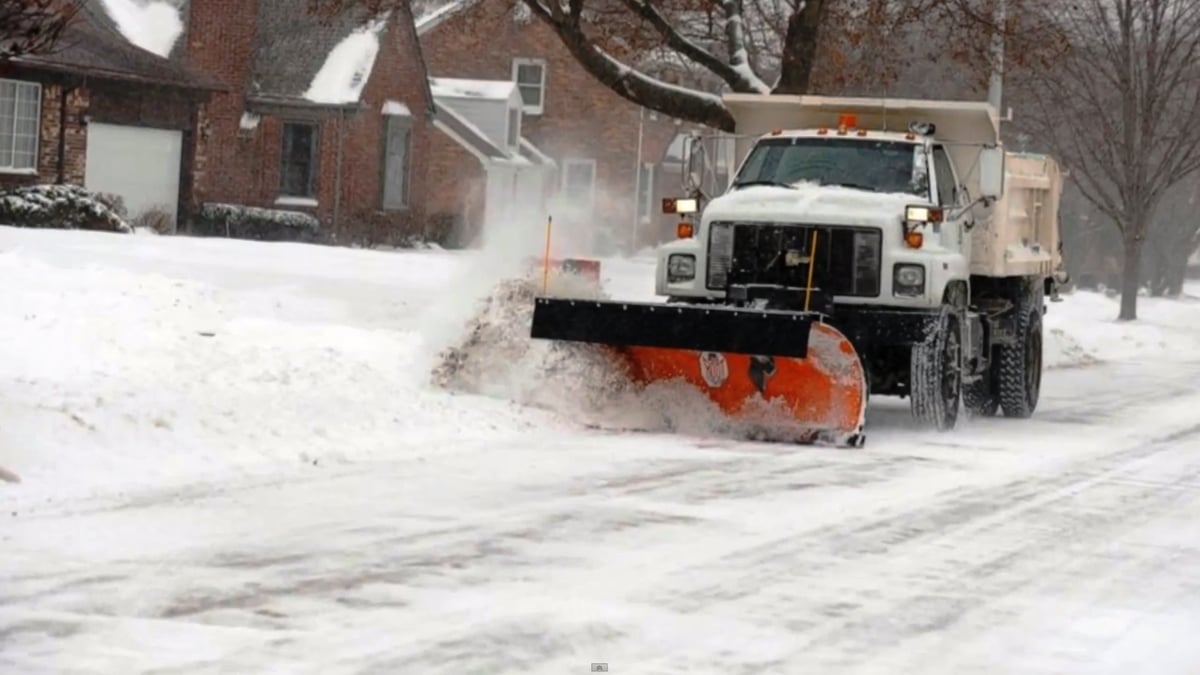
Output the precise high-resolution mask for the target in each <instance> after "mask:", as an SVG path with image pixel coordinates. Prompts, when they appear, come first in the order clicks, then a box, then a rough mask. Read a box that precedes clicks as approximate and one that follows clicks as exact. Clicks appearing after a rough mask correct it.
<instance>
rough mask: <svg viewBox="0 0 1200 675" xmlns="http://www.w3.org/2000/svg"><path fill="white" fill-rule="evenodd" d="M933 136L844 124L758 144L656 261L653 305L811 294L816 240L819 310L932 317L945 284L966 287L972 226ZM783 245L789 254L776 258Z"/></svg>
mask: <svg viewBox="0 0 1200 675" xmlns="http://www.w3.org/2000/svg"><path fill="white" fill-rule="evenodd" d="M935 132H936V127H933V126H932V125H923V124H920V123H914V124H913V125H911V128H910V129H909V130H908V131H905V132H894V131H873V130H868V129H861V128H858V124H857V120H856V118H855V116H854V115H844V116H842V118H841V119H840V120H839V126H838V127H837V128H836V129H830V128H826V127H819V128H811V129H797V130H788V131H783V130H779V131H772V132H771V133H769V134H766V135H764V136H763V137H761V138H759V139H758V140H757V142H756V143H755V144H754V146H753V148H752V149H751V150H750V152H749V153H748V154H747V157H746V159H745V161H744V162H743V163H742V164H741V167H740V168H739V170H738V171H737V173H736V174H735V176H734V178H733V180H732V183H731V184H730V186H729V188H728V190H727V191H726V192H725V193H724V194H722V195H720V196H718V197H716V198H715V199H713V200H712V201H711V202H710V203H708V204H707V206H706V208H705V209H704V211H703V213H702V215H701V217H700V219H699V223H698V224H695V225H693V224H688V225H685V226H683V227H681V228H680V231H681V232H680V233H681V237H680V238H679V239H678V240H677V241H674V242H671V243H669V244H667V245H665V246H663V247H662V249H661V250H660V251H659V261H658V262H659V264H658V269H657V274H656V291H657V293H658V294H659V295H664V296H668V297H670V298H672V299H676V300H709V301H715V300H722V301H726V300H728V301H734V302H739V301H748V302H751V303H753V302H754V301H755V300H759V301H762V300H766V301H767V302H766V303H765V304H767V305H771V304H777V303H778V299H776V301H775V302H774V303H773V302H771V301H770V298H769V297H768V296H769V295H770V293H769V291H770V289H772V288H774V289H779V288H786V287H789V286H795V285H796V283H795V282H804V284H807V282H808V280H807V279H806V278H803V275H804V274H805V273H807V272H808V271H809V268H808V265H807V261H808V258H807V255H808V254H809V253H810V250H809V249H810V248H813V244H814V242H813V241H812V239H813V237H812V236H811V235H812V234H813V232H816V235H817V236H816V241H815V248H816V255H817V256H818V257H819V258H821V259H822V261H825V260H827V261H828V269H825V270H820V271H821V272H822V274H821V276H823V277H825V279H824V281H825V284H824V287H823V288H820V289H817V290H819V292H820V294H821V296H822V297H821V300H822V301H823V302H824V303H825V304H826V305H828V304H830V303H832V304H833V305H859V306H869V305H882V306H887V307H895V308H929V307H937V306H938V305H940V304H941V302H942V298H943V295H944V293H945V292H946V288H947V286H948V284H949V283H950V282H951V281H953V280H955V279H958V280H965V279H966V278H967V277H968V276H969V250H970V230H971V229H972V227H973V226H974V223H975V218H974V213H973V211H972V209H971V208H969V206H970V203H971V202H970V197H969V191H968V190H967V189H966V187H965V186H964V184H963V182H962V180H961V179H960V175H961V172H960V171H959V169H958V168H957V167H956V166H955V164H954V161H953V159H952V158H951V155H950V153H949V152H948V151H947V148H946V144H945V143H943V142H942V140H941V139H940V138H938V137H937V136H936V134H935ZM676 204H678V202H676ZM684 215H686V214H684ZM735 225H740V226H742V227H741V228H740V230H739V233H738V235H737V236H739V237H741V238H742V239H747V238H751V237H752V238H754V239H755V242H756V243H753V244H752V243H751V242H749V241H748V240H747V241H742V242H738V243H740V244H741V245H740V246H737V247H736V248H737V249H738V251H739V255H738V256H737V258H736V260H735V259H734V256H733V250H734V248H735V241H734V239H735V235H734V226H735ZM802 234H803V235H806V236H804V237H801V236H800V235H802ZM822 234H827V235H828V236H827V237H822V236H821V235H822ZM789 239H795V241H794V242H792V244H795V245H794V246H788V247H784V248H779V247H776V245H775V244H776V242H778V241H783V240H789ZM822 249H823V250H822ZM780 250H782V251H783V256H782V257H781V258H780V259H779V260H771V259H770V257H771V256H773V255H774V254H777V253H779V252H780ZM789 251H791V252H792V255H791V258H790V259H789V257H788V252H789ZM742 252H744V253H742ZM754 252H757V253H758V254H759V258H761V257H763V256H767V258H765V259H762V260H760V259H757V258H754V257H753V256H754ZM797 273H798V274H801V275H802V276H801V278H793V277H795V275H796V274H797ZM760 304H763V303H760ZM810 306H811V299H810Z"/></svg>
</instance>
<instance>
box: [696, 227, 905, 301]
mask: <svg viewBox="0 0 1200 675" xmlns="http://www.w3.org/2000/svg"><path fill="white" fill-rule="evenodd" d="M814 229H815V230H816V231H817V246H816V256H815V258H816V266H815V269H814V270H813V286H814V287H815V288H820V289H823V290H824V291H826V292H827V293H828V294H830V295H841V296H855V297H875V296H878V295H879V290H880V288H879V287H880V283H879V280H880V266H881V258H880V247H881V244H882V238H883V233H882V232H881V231H880V230H878V229H874V228H856V227H828V226H817V227H815V228H814V227H813V226H812V225H786V224H775V223H770V224H756V223H714V224H713V225H712V227H711V228H710V229H709V247H708V251H709V257H708V279H707V282H708V283H707V285H708V288H710V289H714V290H724V289H726V288H728V286H730V285H747V286H751V285H762V286H778V287H783V288H805V287H807V285H808V272H809V269H808V268H809V266H808V258H809V256H810V255H811V253H812V251H811V250H810V249H811V248H812V240H813V230H814ZM789 252H791V254H790V256H789ZM789 257H790V258H791V260H789Z"/></svg>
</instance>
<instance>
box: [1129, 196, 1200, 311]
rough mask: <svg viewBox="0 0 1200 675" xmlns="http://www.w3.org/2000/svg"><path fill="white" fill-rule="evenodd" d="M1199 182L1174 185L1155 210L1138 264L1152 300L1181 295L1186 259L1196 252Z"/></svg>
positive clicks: (1199, 243)
mask: <svg viewBox="0 0 1200 675" xmlns="http://www.w3.org/2000/svg"><path fill="white" fill-rule="evenodd" d="M1198 208H1200V180H1197V179H1196V178H1193V179H1191V180H1189V181H1187V183H1180V184H1178V185H1176V186H1175V188H1174V189H1172V190H1171V191H1170V192H1169V193H1168V194H1167V195H1166V197H1165V198H1164V200H1163V204H1162V205H1161V206H1160V207H1159V208H1158V209H1157V212H1156V217H1155V218H1154V221H1153V227H1154V229H1153V231H1151V232H1150V233H1149V236H1148V237H1147V239H1146V246H1147V248H1146V251H1145V252H1144V254H1143V256H1142V262H1143V264H1145V265H1148V269H1146V270H1145V274H1144V276H1145V279H1144V280H1145V285H1146V286H1147V287H1148V288H1149V289H1150V294H1151V295H1153V296H1155V297H1160V296H1164V295H1167V296H1178V295H1179V294H1181V293H1183V284H1184V281H1185V280H1186V278H1187V268H1188V259H1189V258H1190V257H1191V256H1192V255H1193V254H1194V253H1195V252H1196V250H1197V249H1200V217H1197V215H1196V213H1197V209H1198Z"/></svg>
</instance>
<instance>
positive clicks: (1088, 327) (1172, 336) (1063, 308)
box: [1045, 291, 1200, 368]
mask: <svg viewBox="0 0 1200 675" xmlns="http://www.w3.org/2000/svg"><path fill="white" fill-rule="evenodd" d="M1048 306H1049V311H1048V313H1047V314H1046V316H1045V330H1046V336H1045V337H1046V339H1045V363H1046V367H1047V368H1070V367H1079V366H1086V365H1089V364H1093V363H1099V362H1117V361H1135V360H1140V359H1144V358H1146V357H1147V356H1149V355H1157V354H1171V355H1173V356H1174V357H1176V358H1180V359H1187V358H1197V359H1200V302H1197V301H1195V300H1189V299H1187V298H1184V299H1182V300H1175V299H1167V298H1139V300H1138V317H1139V318H1138V320H1137V321H1134V322H1122V321H1117V314H1118V311H1119V309H1120V298H1119V297H1114V298H1110V297H1108V296H1106V295H1103V294H1101V293H1095V292H1091V291H1078V292H1074V293H1070V294H1066V295H1063V301H1062V302H1052V303H1048Z"/></svg>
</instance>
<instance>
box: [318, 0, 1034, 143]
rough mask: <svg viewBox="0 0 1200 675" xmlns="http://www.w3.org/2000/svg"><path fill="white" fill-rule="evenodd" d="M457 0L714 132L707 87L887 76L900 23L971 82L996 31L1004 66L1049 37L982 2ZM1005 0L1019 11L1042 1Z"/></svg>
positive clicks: (712, 97)
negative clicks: (891, 40)
mask: <svg viewBox="0 0 1200 675" xmlns="http://www.w3.org/2000/svg"><path fill="white" fill-rule="evenodd" d="M438 1H439V0H418V4H420V5H430V4H432V5H436V4H437V2H438ZM468 1H470V2H480V3H486V5H487V6H488V8H490V9H491V10H493V11H494V10H495V8H497V7H514V8H520V9H521V10H522V11H527V12H529V13H531V14H532V15H533V16H535V17H536V18H537V19H538V20H540V21H542V22H544V23H545V25H547V26H548V27H550V28H551V29H552V30H553V31H554V34H555V35H556V36H557V37H558V39H559V40H560V41H561V42H562V44H563V45H564V46H565V47H566V49H567V50H569V51H570V53H571V54H572V55H573V56H574V57H575V59H576V60H577V61H578V62H579V63H580V65H581V66H582V67H583V68H584V69H586V70H587V71H588V72H589V73H590V74H591V75H592V76H593V77H594V78H596V79H597V80H599V81H600V82H602V83H603V84H605V85H607V86H608V87H609V88H610V89H612V90H613V91H614V92H616V93H617V94H619V95H620V96H622V97H624V98H625V99H627V100H629V101H631V102H633V103H636V104H638V105H641V106H644V107H646V108H649V109H651V110H654V111H657V112H659V113H662V114H665V115H667V116H669V117H673V118H676V119H682V120H685V121H689V122H694V123H698V124H703V125H706V126H709V127H713V128H717V129H722V130H725V131H733V130H734V120H733V116H732V115H731V114H730V112H729V110H728V109H727V108H726V106H725V104H724V102H723V101H722V100H721V98H720V96H719V95H718V94H719V93H720V92H723V91H733V92H745V93H762V94H770V93H776V94H805V93H811V92H812V91H813V90H814V85H815V84H816V83H817V82H818V81H819V82H820V83H821V84H822V86H826V87H830V88H840V87H846V86H848V85H851V84H855V83H857V84H862V82H863V81H864V80H872V81H874V80H889V79H890V80H894V79H895V76H896V73H895V70H896V65H897V64H898V63H900V62H902V61H904V60H905V59H906V58H911V55H910V54H908V53H907V50H905V49H903V48H901V49H891V50H887V51H886V53H885V52H884V51H883V50H882V49H881V47H880V45H881V43H886V36H888V35H890V34H892V33H895V32H896V31H898V30H900V29H901V28H904V27H910V28H911V27H914V26H915V27H919V28H921V29H922V30H924V31H929V32H931V33H936V34H939V35H942V36H945V37H947V38H951V39H945V40H939V41H937V42H939V43H942V44H944V45H946V47H945V49H944V51H942V52H940V53H938V54H937V55H936V56H934V57H932V58H935V59H939V60H945V59H946V58H947V57H951V58H953V59H956V60H958V61H960V62H962V63H963V64H964V66H965V67H967V68H970V69H973V70H974V72H976V73H980V74H981V77H980V78H979V79H980V80H981V81H986V70H987V68H986V63H987V61H988V59H989V57H990V54H989V44H990V41H989V37H990V35H991V34H993V33H995V32H997V31H1003V32H1004V33H1005V34H1006V36H1007V38H1008V39H1009V40H1010V41H1011V43H1012V45H1013V48H1012V49H1011V50H1010V53H1011V54H1013V55H1014V56H1015V58H1013V59H1012V61H1013V63H1012V64H1010V65H1013V66H1016V65H1020V64H1021V63H1023V62H1026V61H1028V62H1036V61H1039V60H1044V59H1045V58H1047V54H1048V53H1049V50H1050V48H1052V47H1053V46H1054V45H1055V44H1056V41H1055V40H1054V39H1051V37H1048V36H1046V35H1044V34H1042V33H1041V32H1039V31H1037V30H1031V27H1030V26H1028V25H1026V26H1021V27H1020V30H1013V26H1012V25H1004V26H999V25H996V24H994V22H993V21H992V18H991V17H992V16H993V13H992V3H993V2H994V0H468ZM412 2H413V0H309V5H310V7H311V8H312V9H314V10H315V11H318V12H326V13H336V12H341V11H345V10H347V9H350V8H359V9H366V10H368V11H371V12H379V11H383V10H386V9H389V8H394V7H396V6H397V5H398V4H409V5H411V4H412ZM1007 2H1008V3H1009V4H1010V5H1015V6H1017V7H1018V8H1019V7H1023V6H1024V5H1026V4H1034V5H1036V4H1038V3H1040V2H1044V0H1007ZM1015 14H1017V13H1014V15H1015ZM1035 28H1036V27H1035ZM881 38H883V39H881ZM926 42H928V40H926ZM871 50H874V51H871ZM864 52H870V53H873V54H876V56H875V57H873V58H871V59H870V67H868V68H858V67H857V66H858V65H859V64H861V63H862V62H863V61H862V60H861V58H856V55H857V56H858V57H861V55H862V54H863V53H864ZM880 64H882V66H880ZM981 64H982V67H981ZM681 74H683V75H685V77H680V75H681ZM683 80H686V81H687V83H686V84H681V83H680V82H681V81H683Z"/></svg>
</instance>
